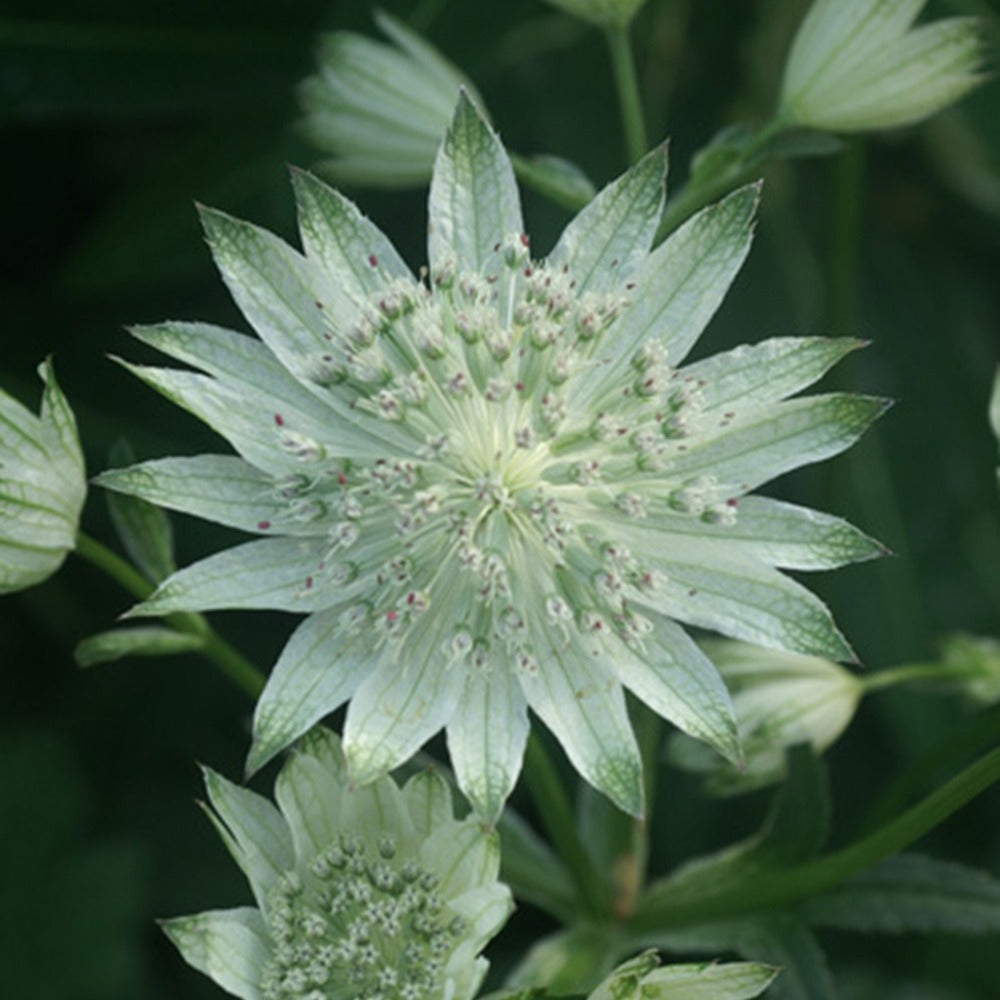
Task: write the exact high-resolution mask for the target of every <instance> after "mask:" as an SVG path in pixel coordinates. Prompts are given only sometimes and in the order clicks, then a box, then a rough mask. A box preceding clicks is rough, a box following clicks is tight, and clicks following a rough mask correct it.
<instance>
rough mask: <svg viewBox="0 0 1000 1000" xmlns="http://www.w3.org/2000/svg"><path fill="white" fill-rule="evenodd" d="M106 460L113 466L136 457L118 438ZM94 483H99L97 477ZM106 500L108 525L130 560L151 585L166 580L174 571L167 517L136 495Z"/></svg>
mask: <svg viewBox="0 0 1000 1000" xmlns="http://www.w3.org/2000/svg"><path fill="white" fill-rule="evenodd" d="M108 461H109V462H110V463H111V465H113V466H114V465H128V464H131V463H132V462H134V461H135V455H134V453H133V452H132V449H131V448H130V447H129V445H128V443H127V442H126V441H125V439H124V438H119V439H118V441H117V442H116V443H115V444H114V446H113V447H112V449H111V452H110V453H109V455H108ZM96 481H97V482H100V477H98V479H97V480H96ZM149 499H152V498H149ZM106 501H107V505H108V512H109V514H110V515H111V523H112V524H113V525H114V527H115V531H116V532H117V533H118V538H119V539H120V540H121V543H122V545H123V546H124V548H125V551H126V552H127V553H128V555H129V558H130V559H131V560H132V562H133V563H135V565H136V566H138V568H139V569H140V570H141V571H142V574H143V576H145V577H146V579H147V580H149V581H150V583H160V582H161V581H163V580H165V579H166V578H167V577H168V576H170V574H171V573H173V572H174V571H175V570H176V569H177V564H176V563H175V562H174V541H173V531H172V530H171V527H170V521H169V520H168V519H167V515H166V514H164V513H163V511H162V510H160V509H159V508H158V507H155V506H153V504H152V503H147V502H146V500H143V499H140V498H139V497H136V496H120V495H117V494H115V493H108V494H107V496H106Z"/></svg>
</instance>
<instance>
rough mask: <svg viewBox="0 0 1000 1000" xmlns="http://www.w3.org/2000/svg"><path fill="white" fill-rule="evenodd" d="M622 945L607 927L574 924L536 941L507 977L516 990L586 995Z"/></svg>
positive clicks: (560, 994) (608, 966) (604, 974)
mask: <svg viewBox="0 0 1000 1000" xmlns="http://www.w3.org/2000/svg"><path fill="white" fill-rule="evenodd" d="M620 948H621V944H620V942H619V940H618V939H617V937H616V936H615V934H614V933H612V932H611V931H610V929H609V928H607V927H601V926H590V925H586V924H577V925H576V926H575V927H572V928H569V929H565V930H559V931H556V932H555V933H554V934H550V935H549V936H548V937H545V938H542V939H541V940H540V941H538V942H536V943H535V944H534V945H533V946H532V947H531V949H530V950H529V951H528V953H527V954H526V955H525V956H524V957H523V958H522V959H521V961H520V962H519V963H518V964H517V967H516V968H515V969H514V971H513V972H511V973H510V975H508V977H507V983H508V985H509V986H512V987H514V988H517V989H541V990H545V991H546V994H548V995H551V996H565V995H566V994H568V993H582V994H587V993H589V992H590V990H591V989H592V988H593V987H594V986H595V985H596V984H597V983H598V982H599V981H600V980H601V979H603V978H604V977H605V976H607V975H608V973H610V972H611V970H612V969H613V968H614V963H615V958H616V957H617V954H618V952H619V950H620Z"/></svg>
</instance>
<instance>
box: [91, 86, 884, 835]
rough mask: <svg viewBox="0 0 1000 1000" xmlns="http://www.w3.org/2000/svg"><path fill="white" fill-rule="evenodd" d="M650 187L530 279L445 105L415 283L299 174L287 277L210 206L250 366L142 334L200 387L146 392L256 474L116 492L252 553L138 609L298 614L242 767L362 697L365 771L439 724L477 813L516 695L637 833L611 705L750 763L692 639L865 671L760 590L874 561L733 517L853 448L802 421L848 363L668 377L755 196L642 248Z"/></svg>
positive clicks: (840, 643) (172, 330)
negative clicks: (633, 705) (627, 814)
mask: <svg viewBox="0 0 1000 1000" xmlns="http://www.w3.org/2000/svg"><path fill="white" fill-rule="evenodd" d="M663 179H664V162H663V155H662V153H661V152H654V153H652V154H650V155H649V156H648V157H647V158H646V159H645V160H643V161H642V162H641V163H640V164H638V165H637V166H636V167H634V168H633V169H632V170H630V171H629V172H628V173H627V174H625V175H624V176H623V177H622V178H620V179H619V180H618V181H616V182H615V183H613V184H611V185H610V186H609V187H608V188H606V189H605V190H604V191H603V192H602V193H601V194H600V195H598V197H597V198H596V199H595V200H594V201H593V202H591V204H590V205H589V206H588V207H587V208H585V209H584V210H583V211H582V212H581V213H580V214H579V215H578V216H577V217H576V219H574V220H573V221H572V222H571V223H570V224H569V226H568V227H567V228H566V230H565V232H564V233H563V234H562V236H561V238H560V239H559V241H558V243H557V244H556V246H555V248H554V249H553V250H552V252H551V253H550V254H549V255H548V258H547V259H546V260H544V261H536V260H533V259H532V258H531V254H530V252H529V244H528V238H527V237H526V236H525V235H524V230H523V224H522V221H521V212H520V207H519V204H518V196H517V190H516V187H515V185H514V178H513V172H512V170H511V167H510V163H509V161H508V159H507V156H506V154H505V153H504V151H503V148H502V146H501V145H500V142H499V140H498V139H497V137H496V136H495V135H494V134H493V133H492V132H491V131H490V129H489V127H488V126H487V125H486V124H485V123H484V122H483V121H482V119H481V118H480V117H479V115H478V114H477V113H476V111H475V109H474V108H473V106H472V105H471V104H470V103H469V102H468V101H467V100H464V99H463V100H462V101H460V103H459V107H458V110H457V112H456V117H455V120H454V122H453V125H452V127H451V130H450V132H449V134H448V137H447V139H446V141H445V143H444V144H443V146H442V149H441V152H440V154H439V157H438V161H437V165H436V167H435V173H434V180H433V183H432V186H431V197H430V240H429V254H430V267H429V272H428V273H427V281H426V282H425V281H423V280H420V279H417V278H414V277H413V275H412V274H411V272H410V271H409V269H408V268H407V267H406V265H405V264H404V263H403V262H402V261H401V260H400V258H399V257H398V256H397V254H396V253H395V251H394V250H393V248H392V247H391V246H390V244H389V242H388V241H387V240H386V238H385V237H384V236H383V235H382V234H381V233H379V232H378V230H377V229H375V228H374V226H372V224H371V223H370V222H368V221H367V220H366V219H365V218H363V217H362V216H361V215H360V214H359V213H358V211H357V209H356V208H355V207H354V206H353V205H352V204H351V203H350V202H348V201H346V200H345V199H344V198H342V197H341V196H340V195H338V194H336V193H335V192H334V191H331V190H330V189H328V188H327V187H325V186H323V185H322V184H320V183H319V182H318V181H316V180H315V179H314V178H311V177H309V176H307V175H303V174H298V175H296V177H295V187H296V190H297V193H298V198H299V210H300V220H301V232H302V239H303V242H304V245H305V256H300V255H299V254H298V253H296V252H295V251H294V250H292V249H291V248H290V247H288V246H287V245H286V244H284V243H282V242H281V241H280V240H278V239H277V238H276V237H274V236H272V235H271V234H269V233H266V232H263V231H261V230H259V229H257V228H255V227H253V226H250V225H247V224H245V223H242V222H238V221H236V220H234V219H231V218H228V217H227V216H224V215H221V214H219V213H217V212H207V213H206V214H205V226H206V229H207V231H208V236H209V241H210V243H211V245H212V247H213V251H214V254H215V257H216V261H217V263H218V265H219V267H220V269H221V270H222V273H223V275H224V277H225V279H226V282H227V284H228V285H229V288H230V290H231V292H232V294H233V296H234V298H235V299H236V302H237V303H238V304H239V306H240V308H241V309H242V310H243V312H244V314H245V315H246V317H247V319H248V320H249V322H250V323H251V324H252V325H253V327H254V328H255V329H256V331H257V332H258V334H259V335H260V337H261V340H262V341H263V343H261V342H259V341H257V340H254V339H251V338H248V337H244V336H242V335H240V334H236V333H231V332H229V331H227V330H222V329H218V328H216V327H210V326H207V325H199V324H182V323H170V324H165V325H163V326H158V327H152V328H143V329H139V330H137V331H135V332H136V334H137V336H138V337H139V338H140V339H142V340H144V341H146V342H147V343H150V344H153V345H155V346H156V347H158V348H160V349H161V350H163V351H165V352H167V353H169V354H171V355H173V356H174V357H176V358H178V359H181V360H183V361H187V362H190V363H192V364H194V365H197V366H198V367H200V368H202V369H203V371H205V372H206V374H204V375H199V374H194V373H191V372H187V371H177V370H174V369H159V368H145V367H134V368H133V370H134V371H136V372H137V374H139V375H140V376H141V377H142V378H143V379H145V380H146V381H148V382H149V383H150V384H152V385H153V386H155V387H157V388H158V389H160V390H161V391H162V392H163V393H165V394H166V395H168V396H169V397H170V398H171V399H173V400H175V401H176V402H178V403H179V404H181V405H182V406H185V407H186V408H188V409H189V410H191V411H192V412H194V413H196V414H197V415H199V416H200V417H201V418H202V419H204V420H205V421H207V422H208V423H209V424H211V425H212V426H213V427H214V428H215V429H216V430H218V431H219V432H220V433H221V434H223V435H224V436H225V437H226V438H227V439H228V440H229V441H230V443H231V444H232V445H233V446H234V447H235V448H236V450H237V451H238V452H239V453H240V456H241V457H240V458H235V457H227V456H218V455H211V456H209V455H203V456H199V457H196V458H172V459H165V460H160V461H154V462H148V463H145V464H142V465H139V466H135V467H133V468H130V469H125V470H119V471H116V472H112V473H108V474H106V475H105V476H104V477H102V481H103V482H104V483H105V484H106V485H108V486H110V487H111V488H113V489H117V490H123V491H126V492H131V493H134V494H137V495H140V496H142V497H145V498H147V499H150V500H153V501H155V502H157V503H161V504H164V505H166V506H170V507H174V508H176V509H178V510H183V511H187V512H190V513H193V514H198V515H200V516H202V517H207V518H211V519H213V520H216V521H219V522H221V523H223V524H228V525H232V526H235V527H238V528H242V529H244V530H247V531H250V532H254V533H256V534H258V535H260V536H263V537H261V538H259V539H258V540H256V541H252V542H249V543H248V544H246V545H242V546H239V547H237V548H234V549H231V550H229V551H227V552H223V553H221V554H219V555H216V556H213V557H211V558H209V559H206V560H204V561H202V562H200V563H197V564H195V565H194V566H191V567H188V568H187V569H184V570H182V571H180V572H179V573H177V574H175V575H174V576H173V577H171V578H170V579H168V580H167V581H165V582H164V583H163V584H162V586H161V587H160V588H159V590H158V591H157V592H156V593H155V594H154V596H153V597H152V598H151V599H150V600H149V601H148V602H146V603H145V604H143V605H140V606H139V608H138V609H137V613H139V614H166V613H169V612H173V611H177V610H180V609H182V608H184V609H189V610H192V609H211V608H277V609H285V610H290V611H299V612H303V613H308V614H309V617H308V618H307V619H306V620H305V621H304V622H303V623H302V624H301V625H300V626H299V628H298V630H297V631H296V632H295V634H294V635H293V636H292V638H291V640H290V641H289V643H288V645H287V646H286V647H285V650H284V652H283V653H282V655H281V658H280V659H279V661H278V663H277V665H276V666H275V668H274V670H273V672H272V674H271V677H270V679H269V682H268V685H267V688H266V690H265V691H264V693H263V695H262V697H261V700H260V702H259V704H258V706H257V710H256V714H255V718H254V745H253V748H252V750H251V753H250V760H249V766H250V767H251V769H253V768H256V767H259V766H261V765H262V764H263V763H265V762H266V761H267V760H268V759H270V758H271V757H272V756H273V755H274V754H276V753H277V752H278V751H279V750H281V749H282V748H283V747H285V746H287V745H288V744H289V743H291V742H292V741H293V740H294V739H296V738H297V737H298V736H300V735H301V734H302V733H303V732H305V731H306V730H307V729H308V728H309V727H310V726H311V725H312V724H313V723H314V722H316V721H317V720H318V719H320V718H322V717H323V716H324V715H326V714H327V713H328V712H330V711H332V710H333V709H335V708H336V707H337V706H338V705H341V704H342V703H343V702H345V701H347V700H348V699H350V706H349V708H348V711H347V717H346V721H345V728H344V751H345V754H346V756H347V761H348V768H349V769H350V771H351V774H352V778H353V780H354V781H356V782H359V783H364V782H365V781H369V780H371V779H372V778H374V777H376V776H377V775H379V774H382V773H384V772H385V771H386V770H388V769H390V768H392V767H394V766H396V765H397V764H398V763H400V762H401V761H403V760H405V759H406V758H408V757H409V756H410V755H411V754H413V753H414V752H415V751H416V750H417V749H418V748H419V747H420V746H421V745H422V744H423V743H424V742H425V741H426V740H428V739H429V738H430V737H431V736H433V735H434V734H435V733H436V732H438V730H440V729H441V728H442V727H445V728H446V730H447V738H448V747H449V751H450V754H451V759H452V763H453V765H454V768H455V772H456V775H457V778H458V781H459V784H460V785H461V787H462V789H463V791H464V792H465V794H466V795H467V796H468V797H469V799H470V800H471V802H472V803H473V805H474V807H475V808H476V809H477V810H478V811H479V813H480V814H481V815H482V816H483V817H484V818H493V817H495V816H496V815H497V814H498V812H499V811H500V809H501V808H502V805H503V802H504V800H505V799H506V797H507V796H508V794H509V792H510V790H511V788H512V786H513V784H514V782H515V780H516V777H517V774H518V771H519V769H520V765H521V759H522V756H523V751H524V744H525V739H526V737H527V732H528V720H527V712H526V709H527V707H529V706H530V707H531V708H532V709H533V710H534V711H535V713H536V714H537V715H538V716H540V717H541V719H542V720H543V721H544V722H545V724H546V725H547V726H548V727H549V728H550V729H551V730H552V731H553V732H554V733H555V735H556V736H557V737H558V739H559V741H560V742H561V743H562V745H563V747H564V748H565V750H566V752H567V754H568V755H569V757H570V759H571V760H572V761H573V763H574V764H575V765H576V767H577V768H578V769H579V770H580V772H581V773H582V774H583V775H584V777H585V778H587V780H588V781H590V782H592V783H593V784H594V785H595V786H597V787H598V788H599V789H601V790H603V791H604V792H605V793H606V794H608V795H609V796H610V797H611V798H612V799H613V800H614V801H615V802H616V803H618V804H619V805H620V806H621V807H622V808H624V809H627V810H629V811H631V812H633V813H641V811H642V808H643V806H642V783H641V776H640V759H639V753H638V750H637V747H636V742H635V739H634V736H633V733H632V729H631V726H630V724H629V720H628V716H627V713H626V709H625V698H624V689H625V688H628V689H630V690H631V691H632V692H633V693H634V694H635V695H636V696H638V697H639V698H641V699H642V700H643V701H645V702H646V703H647V704H649V705H650V706H651V707H652V708H653V709H654V710H655V711H657V712H659V713H660V714H662V715H663V716H665V717H666V718H668V719H670V720H672V721H673V722H675V723H676V724H677V725H679V726H680V727H681V728H682V729H684V730H685V731H687V732H689V733H691V734H693V735H695V736H697V737H699V738H701V739H705V740H708V741H709V742H711V743H712V744H713V745H714V746H716V747H717V748H718V749H719V750H721V751H722V752H723V753H724V754H727V755H729V756H731V757H735V756H737V755H738V746H737V737H736V728H735V723H734V720H733V717H732V711H731V706H730V703H729V697H728V695H727V693H726V690H725V687H724V685H723V684H722V682H721V680H720V679H719V676H718V673H717V672H716V670H715V668H714V667H713V666H712V664H711V663H710V661H709V660H708V658H707V657H706V656H705V655H704V654H703V653H702V652H701V651H700V650H699V649H698V648H697V646H695V644H694V643H693V642H692V641H691V640H690V639H689V638H688V636H687V635H686V634H685V632H684V631H683V629H682V628H681V627H680V625H679V624H678V622H688V623H691V624H694V625H699V626H704V627H707V628H712V629H716V630H718V631H721V632H724V633H727V634H730V635H734V636H739V637H742V638H746V639H749V640H752V641H756V642H760V643H769V644H772V645H776V646H780V647H786V648H789V649H794V650H799V651H803V652H808V653H817V654H822V655H826V656H830V657H833V658H846V657H850V655H851V652H850V649H849V648H848V646H847V645H846V643H845V642H844V640H843V639H842V637H841V636H840V634H839V633H838V632H837V630H836V629H835V627H834V625H833V623H832V620H831V618H830V615H829V613H828V612H827V610H826V609H825V608H824V607H823V605H822V604H821V603H820V602H819V601H817V600H816V599H815V598H814V597H813V596H812V595H811V594H810V593H809V592H808V591H807V590H805V589H804V588H803V587H801V586H800V585H799V584H797V583H794V582H793V581H791V580H789V579H787V578H786V577H785V576H783V575H782V574H780V573H779V572H778V571H777V570H776V569H775V568H774V567H776V566H781V567H791V568H796V569H819V568H824V567H829V566H835V565H839V564H841V563H844V562H847V561H850V560H852V559H862V558H867V557H869V556H872V555H874V554H876V553H877V552H878V548H877V546H876V545H875V544H874V543H873V542H871V541H870V540H869V539H867V538H865V537H864V536H862V535H860V534H859V533H858V532H857V531H855V530H854V529H853V528H851V527H850V526H848V525H846V524H845V523H843V522H842V521H839V520H836V519H834V518H831V517H827V516H825V515H822V514H818V513H815V512H813V511H810V510H806V509H803V508H800V507H795V506H791V505H789V504H785V503H778V502H776V501H773V500H767V499H763V498H756V497H748V496H746V494H747V493H749V491H750V490H752V489H753V488H754V487H756V486H758V485H759V484H761V483H763V482H765V481H767V480H768V479H771V478H772V477H774V476H777V475H779V474H780V473H783V472H785V471H787V470H789V469H792V468H795V467H796V466H800V465H803V464H805V463H807V462H813V461H817V460H819V459H822V458H826V457H827V456H830V455H833V454H835V453H836V452H839V451H841V450H842V449H843V448H845V447H847V446H848V445H849V444H851V443H852V442H853V441H854V440H855V439H856V438H857V437H858V435H859V434H860V433H861V432H862V430H863V429H864V428H865V427H866V426H867V425H868V423H869V422H870V421H871V420H872V419H873V418H874V417H875V416H876V415H877V414H878V413H879V412H880V411H881V410H882V408H883V403H882V402H881V401H879V400H875V399H869V398H863V397H859V396H849V395H842V394H832V395H824V396H814V397H810V398H805V399H794V400H787V399H786V397H788V396H790V395H792V394H793V393H795V392H796V391H798V390H799V389H802V388H803V387H804V386H807V385H809V384H810V383H811V382H813V381H815V380H816V379H818V378H819V377H820V376H821V375H822V374H823V372H825V371H826V369H827V368H828V367H829V366H830V365H831V364H833V363H834V362H835V361H836V360H838V359H839V358H840V357H841V356H843V355H844V354H845V353H846V352H848V351H850V350H852V349H853V348H854V347H856V346H857V342H856V341H850V340H832V341H831V340H824V339H819V338H806V339H784V340H771V341H766V342H764V343H762V344H759V345H757V346H756V347H743V348H739V349H737V350H734V351H731V352H729V353H726V354H721V355H718V356H716V357H713V358H709V359H708V360H705V361H700V362H697V363H695V364H692V365H689V366H686V367H684V368H679V367H678V366H679V364H680V362H681V361H682V360H683V358H684V356H685V355H686V354H687V352H688V350H689V349H690V347H691V346H692V344H693V343H694V342H695V340H696V339H697V337H698V336H699V334H700V333H701V331H702V329H703V327H704V326H705V324H706V323H707V321H708V320H709V318H710V317H711V315H712V313H713V312H714V310H715V309H716V307H717V306H718V304H719V302H720V300H721V299H722V297H723V295H724V293H725V291H726V288H727V286H728V285H729V283H730V282H731V281H732V279H733V277H734V276H735V274H736V272H737V270H738V269H739V266H740V264H741V262H742V260H743V258H744V256H745V254H746V252H747V249H748V247H749V243H750V235H751V225H752V218H753V212H754V207H755V204H756V199H757V191H756V189H755V188H748V189H744V190H741V191H738V192H736V193H735V194H733V195H732V196H731V197H729V198H727V199H726V200H725V201H723V202H722V203H721V204H719V205H717V206H715V207H712V208H709V209H707V210H705V211H704V212H702V213H700V214H699V215H697V216H695V217H694V218H693V219H692V220H691V221H690V222H688V223H687V224H686V225H685V226H683V227H682V228H681V229H680V230H678V232H677V233H675V234H674V235H673V236H672V237H671V238H670V240H669V241H667V242H666V243H665V244H664V245H663V246H661V247H659V248H658V249H657V250H655V251H654V252H653V253H650V252H649V250H650V245H651V243H652V241H653V238H654V234H655V232H656V228H657V224H658V220H659V217H660V211H661V207H662V201H663Z"/></svg>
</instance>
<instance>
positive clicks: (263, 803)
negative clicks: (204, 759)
mask: <svg viewBox="0 0 1000 1000" xmlns="http://www.w3.org/2000/svg"><path fill="white" fill-rule="evenodd" d="M202 778H203V780H204V782H205V791H206V792H207V794H208V802H209V805H208V806H206V807H205V812H206V814H207V815H208V818H209V819H210V820H211V822H212V825H213V826H214V827H215V829H216V831H217V832H218V834H219V836H220V837H221V838H222V841H223V843H224V844H225V845H226V848H227V850H228V851H229V853H230V854H231V855H232V857H233V860H234V861H235V862H236V864H237V865H239V867H240V870H241V871H242V872H243V874H244V875H245V876H246V877H247V881H248V882H249V883H250V888H251V890H252V891H253V894H254V898H255V899H256V900H257V905H258V906H260V908H261V909H262V910H263V911H265V912H267V910H268V909H269V907H270V899H269V897H270V894H271V889H272V888H273V887H274V886H275V885H276V884H277V881H278V879H279V878H280V877H281V875H282V874H283V873H284V872H286V871H288V870H289V869H290V868H292V866H293V865H294V863H295V855H294V852H293V848H292V838H291V835H290V834H289V831H288V826H287V824H286V823H285V821H284V819H282V817H281V814H280V813H279V812H278V810H277V809H276V808H275V807H274V806H273V805H272V804H271V802H269V801H268V800H267V799H266V798H264V797H263V796H262V795H258V794H257V793H256V792H252V791H250V789H249V788H244V787H242V786H241V785H237V784H234V783H233V782H231V781H229V780H228V779H227V778H224V777H223V776H222V775H221V774H216V772H215V771H213V770H211V769H210V768H207V767H205V768H202Z"/></svg>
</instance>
